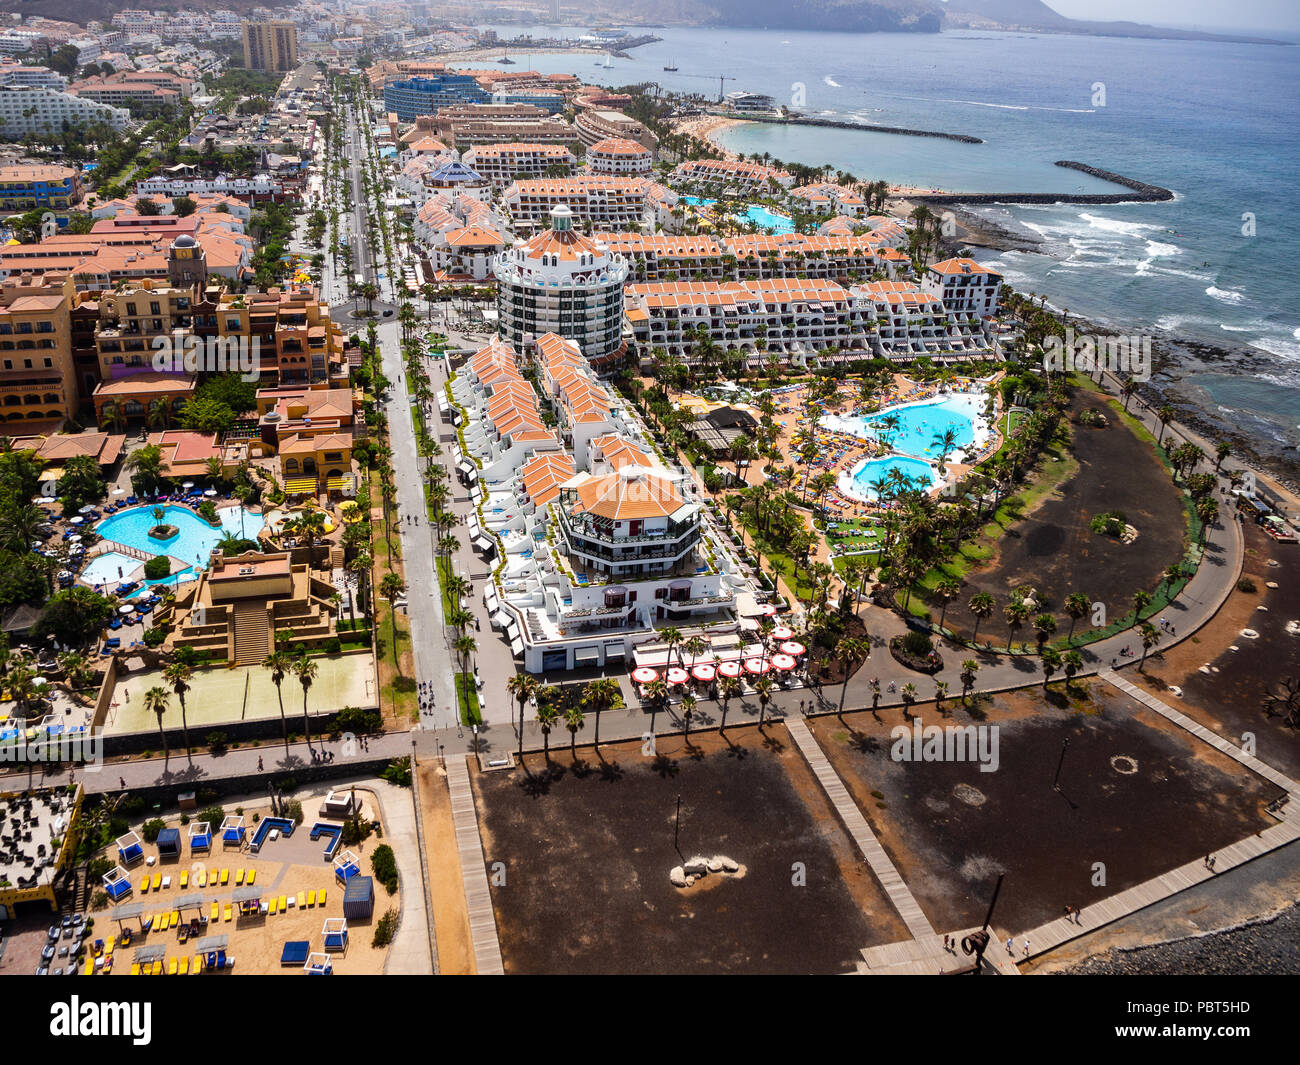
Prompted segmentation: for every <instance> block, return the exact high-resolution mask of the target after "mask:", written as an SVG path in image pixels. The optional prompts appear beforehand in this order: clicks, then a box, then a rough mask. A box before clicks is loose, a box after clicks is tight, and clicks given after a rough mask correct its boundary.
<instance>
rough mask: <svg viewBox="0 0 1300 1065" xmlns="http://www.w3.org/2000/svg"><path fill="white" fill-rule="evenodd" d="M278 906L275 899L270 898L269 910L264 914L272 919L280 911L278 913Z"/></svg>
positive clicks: (277, 901)
mask: <svg viewBox="0 0 1300 1065" xmlns="http://www.w3.org/2000/svg"><path fill="white" fill-rule="evenodd" d="M279 905H280V903H279V900H278V899H276V898H274V897H272V898H271V902H270V908H269V909H268V910H267V911H266V912H267V913H268V914H269V915H270V916H271V917H274V916H275V915H276V914H277V913H279V912H280V911H279V908H278V907H279Z"/></svg>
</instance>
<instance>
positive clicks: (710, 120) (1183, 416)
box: [679, 115, 1300, 495]
mask: <svg viewBox="0 0 1300 1065" xmlns="http://www.w3.org/2000/svg"><path fill="white" fill-rule="evenodd" d="M744 121H746V120H745V119H737V118H729V117H723V116H720V115H707V116H705V117H703V118H700V119H691V120H688V121H687V122H686V123H683V124H682V127H679V128H682V129H685V128H686V127H688V126H689V127H693V128H692V129H691V132H693V133H694V135H695V136H697V137H700V138H701V139H704V140H707V141H708V142H709V143H710V144H712V145H713V146H714V147H715V148H717V149H718V150H720V151H721V152H722V153H723V155H724V156H725V157H726V158H728V159H733V160H734V159H736V158H738V153H736V152H734V151H732V150H731V149H729V148H727V147H726V146H724V145H722V144H720V143H718V141H717V135H718V134H719V133H721V132H723V131H724V130H727V129H730V128H731V127H732V126H736V125H740V124H741V123H743V122H744ZM943 193H944V190H941V189H918V188H915V187H914V186H908V185H894V184H892V183H891V184H890V192H889V196H888V198H887V199H886V204H885V211H886V213H888V214H892V215H893V216H895V217H902V218H906V217H907V216H908V215H910V214H911V213H912V211H913V210H914V209H915V208H916V207H918V206H920V205H921V204H922V203H926V204H927V206H928V204H929V203H930V202H933V201H934V199H941V198H942V195H943ZM953 195H956V194H953ZM922 197H925V199H922ZM1124 199H1125V200H1126V201H1128V200H1131V196H1126V197H1124ZM971 206H975V205H971ZM947 210H948V211H951V213H952V215H953V217H954V219H955V220H956V222H957V229H958V232H957V234H956V235H955V236H953V237H948V238H944V239H943V240H941V241H940V245H939V250H938V252H937V253H936V254H937V255H938V256H940V257H944V256H953V255H960V254H961V253H962V251H963V250H965V249H969V248H972V247H974V248H980V249H985V250H987V251H990V252H999V253H1000V252H1006V251H1018V252H1032V253H1034V254H1038V255H1042V254H1044V252H1043V250H1042V245H1043V243H1044V242H1043V241H1042V240H1041V239H1038V238H1036V237H1029V236H1025V235H1024V234H1021V233H1017V232H1015V231H1013V230H1011V229H1008V228H1007V227H1005V226H1002V225H999V224H998V223H996V222H993V221H991V220H989V219H987V218H983V217H981V216H979V215H977V214H975V213H974V212H973V211H971V210H969V209H964V208H963V207H962V206H961V205H959V204H956V203H954V204H951V205H949V206H947ZM1053 309H1054V310H1057V311H1058V313H1059V308H1053ZM1070 321H1071V323H1072V324H1073V325H1074V326H1075V329H1076V331H1077V332H1084V331H1086V332H1091V333H1095V334H1097V335H1110V334H1113V333H1128V332H1133V330H1132V329H1131V328H1128V327H1127V326H1125V325H1124V324H1122V323H1116V324H1110V325H1105V326H1102V325H1101V324H1099V323H1094V322H1092V321H1091V320H1089V319H1087V318H1085V317H1084V316H1083V315H1075V314H1072V315H1071V316H1070ZM1152 348H1153V352H1154V363H1155V366H1154V372H1153V375H1152V379H1151V380H1149V381H1145V382H1143V383H1142V385H1141V387H1140V388H1139V390H1138V394H1139V395H1140V396H1141V397H1142V398H1143V399H1144V400H1145V401H1146V402H1148V403H1151V404H1152V405H1153V406H1160V405H1162V404H1164V403H1168V404H1169V405H1171V406H1173V407H1174V408H1175V409H1176V410H1177V412H1178V420H1179V421H1180V422H1182V423H1183V424H1184V425H1186V426H1187V428H1189V429H1191V430H1192V431H1193V432H1195V433H1197V434H1199V435H1201V436H1204V437H1206V438H1209V439H1220V440H1227V441H1229V442H1230V443H1231V444H1232V446H1233V450H1234V454H1235V455H1236V457H1237V458H1238V460H1239V461H1241V462H1242V464H1243V465H1245V466H1248V467H1250V468H1251V469H1253V470H1254V471H1255V472H1256V473H1259V474H1261V475H1263V476H1265V477H1267V478H1269V479H1270V480H1272V481H1274V482H1275V483H1276V484H1277V485H1278V486H1279V487H1280V488H1282V489H1284V490H1285V491H1286V492H1287V493H1288V494H1290V495H1300V452H1298V451H1297V450H1296V449H1295V448H1294V447H1284V446H1282V445H1281V444H1277V443H1273V442H1271V441H1266V440H1264V439H1262V438H1261V437H1260V435H1259V434H1258V433H1247V432H1246V431H1244V430H1243V429H1242V428H1241V426H1240V424H1239V422H1238V421H1230V420H1229V418H1230V417H1231V415H1230V414H1219V415H1218V416H1216V414H1215V412H1214V410H1212V409H1211V408H1212V407H1217V406H1218V404H1214V403H1213V401H1212V400H1209V399H1206V398H1203V397H1201V396H1198V395H1195V394H1194V393H1192V392H1191V389H1193V388H1195V387H1197V386H1196V385H1195V382H1194V381H1192V380H1190V379H1191V378H1193V377H1194V376H1195V375H1196V374H1197V373H1198V372H1211V373H1222V374H1224V375H1227V376H1233V377H1242V378H1245V379H1258V375H1257V374H1255V373H1253V372H1252V371H1251V369H1250V367H1249V363H1250V362H1251V361H1252V360H1258V359H1260V358H1262V357H1263V353H1261V352H1259V351H1257V350H1256V349H1253V348H1248V347H1241V348H1235V349H1234V348H1232V347H1230V346H1227V345H1223V344H1213V343H1210V342H1209V341H1205V340H1198V339H1195V338H1192V337H1189V336H1179V335H1177V334H1171V335H1162V336H1156V337H1153V338H1152ZM1189 362H1192V363H1195V364H1197V365H1193V366H1190V367H1189V366H1188V365H1187V364H1188V363H1189ZM1179 365H1182V366H1183V367H1184V370H1183V372H1182V373H1181V374H1179V375H1178V376H1176V377H1175V376H1174V375H1173V374H1172V372H1171V370H1172V368H1173V367H1175V366H1179ZM1262 420H1263V421H1266V422H1267V421H1269V420H1270V419H1268V418H1263V419H1262Z"/></svg>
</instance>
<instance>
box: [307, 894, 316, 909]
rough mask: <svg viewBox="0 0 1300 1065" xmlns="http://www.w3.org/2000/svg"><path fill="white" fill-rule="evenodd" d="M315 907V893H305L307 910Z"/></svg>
mask: <svg viewBox="0 0 1300 1065" xmlns="http://www.w3.org/2000/svg"><path fill="white" fill-rule="evenodd" d="M315 905H316V892H315V891H309V892H307V908H308V909H311V907H313V906H315Z"/></svg>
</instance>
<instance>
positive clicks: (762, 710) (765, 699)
mask: <svg viewBox="0 0 1300 1065" xmlns="http://www.w3.org/2000/svg"><path fill="white" fill-rule="evenodd" d="M772 687H773V685H772V678H771V677H769V676H768V675H767V674H766V673H764V674H762V675H761V676H759V678H758V679H757V680H756V681H754V691H755V692H757V693H758V727H759V728H762V727H763V721H764V718H765V717H766V714H767V704H768V703H769V702H770V701H771V699H772Z"/></svg>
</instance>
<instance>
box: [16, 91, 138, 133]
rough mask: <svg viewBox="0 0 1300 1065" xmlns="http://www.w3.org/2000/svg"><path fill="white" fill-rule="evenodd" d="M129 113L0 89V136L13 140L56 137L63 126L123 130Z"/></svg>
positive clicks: (50, 94) (60, 96) (66, 97)
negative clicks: (42, 135) (32, 135)
mask: <svg viewBox="0 0 1300 1065" xmlns="http://www.w3.org/2000/svg"><path fill="white" fill-rule="evenodd" d="M130 121H131V113H130V112H129V111H127V110H126V109H125V108H122V107H112V106H111V105H109V104H101V103H96V102H95V101H93V100H83V99H81V98H80V97H78V96H73V95H72V94H71V93H66V92H59V91H58V90H56V89H41V88H22V89H20V88H7V89H0V135H2V136H4V137H7V138H9V139H11V140H16V139H18V138H19V137H21V136H22V135H23V134H25V133H57V132H59V131H60V130H62V129H63V124H64V123H65V122H66V123H68V124H69V125H71V126H88V125H90V124H91V123H94V122H104V123H106V124H108V125H109V126H111V127H112V128H113V129H115V130H121V129H125V128H126V127H127V125H128V124H129V123H130Z"/></svg>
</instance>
